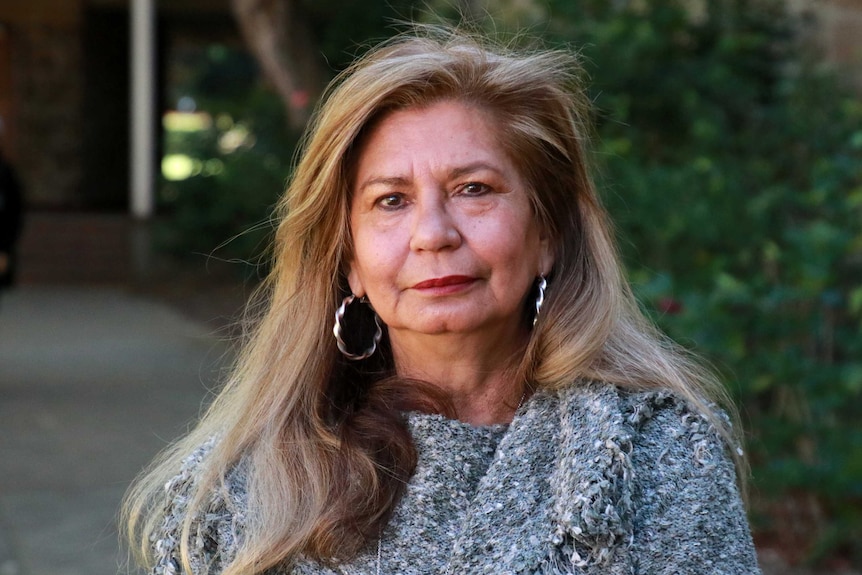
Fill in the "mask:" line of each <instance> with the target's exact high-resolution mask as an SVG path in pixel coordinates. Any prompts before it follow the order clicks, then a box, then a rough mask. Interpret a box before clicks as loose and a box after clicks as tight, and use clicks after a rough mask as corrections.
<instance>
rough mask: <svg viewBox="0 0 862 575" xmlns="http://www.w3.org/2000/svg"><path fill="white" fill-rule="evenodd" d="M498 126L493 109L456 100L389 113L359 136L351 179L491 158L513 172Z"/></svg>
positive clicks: (449, 165) (355, 181)
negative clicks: (424, 163)
mask: <svg viewBox="0 0 862 575" xmlns="http://www.w3.org/2000/svg"><path fill="white" fill-rule="evenodd" d="M497 125H498V123H497V122H496V121H495V118H494V115H493V114H492V113H491V112H489V111H487V110H485V109H483V108H480V107H478V106H475V105H471V104H466V103H463V102H460V101H454V100H443V101H440V102H436V103H433V104H430V105H428V106H422V107H413V108H405V109H399V110H394V111H390V112H388V113H385V114H384V115H383V116H381V117H380V118H379V119H377V120H376V121H374V122H373V124H371V125H370V126H369V127H368V130H367V132H366V133H365V135H364V136H363V137H362V138H361V141H360V145H359V146H358V147H357V155H356V158H355V161H354V162H353V164H354V168H355V169H354V170H353V176H354V177H353V178H352V179H353V182H352V183H353V184H354V185H355V184H359V183H360V181H361V180H362V179H364V178H365V177H367V176H369V175H380V174H369V172H377V171H381V170H382V171H386V172H389V171H393V170H394V171H403V170H405V169H408V168H410V167H411V166H413V165H414V164H416V163H422V162H427V163H430V164H437V165H439V166H440V167H445V166H448V167H452V166H457V165H458V164H463V163H470V162H475V161H491V162H495V163H497V164H501V166H499V167H506V168H508V169H511V170H514V167H513V165H512V162H511V161H510V159H509V158H508V155H507V154H506V152H505V149H504V148H503V146H502V145H501V144H500V137H499V136H500V130H499V129H498V128H497Z"/></svg>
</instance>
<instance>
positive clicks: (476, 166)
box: [357, 161, 503, 193]
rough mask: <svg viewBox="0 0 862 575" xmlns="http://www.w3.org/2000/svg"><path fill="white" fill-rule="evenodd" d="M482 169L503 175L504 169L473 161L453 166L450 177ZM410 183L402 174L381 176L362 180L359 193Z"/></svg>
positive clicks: (451, 178) (452, 178) (453, 177)
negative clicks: (380, 187)
mask: <svg viewBox="0 0 862 575" xmlns="http://www.w3.org/2000/svg"><path fill="white" fill-rule="evenodd" d="M481 170H488V171H491V172H494V173H495V174H499V175H502V173H503V172H502V171H501V170H499V169H498V168H496V167H495V166H493V165H491V164H489V163H487V162H481V161H480V162H473V163H471V164H467V165H465V166H458V167H456V168H452V169H451V170H450V171H449V175H448V179H450V180H454V179H456V178H460V177H462V176H465V175H467V174H472V173H474V172H479V171H481ZM409 184H410V180H409V179H408V178H404V177H401V176H388V177H387V176H381V177H379V178H371V179H369V180H366V181H364V182H362V185H361V186H359V189H358V190H357V191H358V192H359V193H362V192H363V191H364V190H365V189H366V188H369V187H371V186H377V185H383V186H394V187H399V186H406V185H409Z"/></svg>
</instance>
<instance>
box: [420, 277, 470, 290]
mask: <svg viewBox="0 0 862 575" xmlns="http://www.w3.org/2000/svg"><path fill="white" fill-rule="evenodd" d="M473 281H475V279H474V278H472V277H470V276H445V277H440V278H432V279H430V280H425V281H422V282H419V283H418V284H416V285H414V286H413V289H417V290H430V289H435V288H454V287H459V286H467V285H469V284H471V283H473Z"/></svg>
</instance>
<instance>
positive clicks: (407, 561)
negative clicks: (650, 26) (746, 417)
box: [153, 383, 760, 575]
mask: <svg viewBox="0 0 862 575" xmlns="http://www.w3.org/2000/svg"><path fill="white" fill-rule="evenodd" d="M408 424H409V427H410V430H411V432H412V435H413V438H414V441H415V443H416V446H417V449H418V453H419V461H418V466H417V469H416V473H415V474H414V476H413V478H412V479H411V480H410V483H409V484H408V486H407V490H406V493H405V495H404V497H403V498H402V499H401V501H400V502H399V504H398V505H397V507H396V509H395V511H394V514H393V516H392V519H391V520H390V522H389V525H388V526H387V528H386V529H385V530H384V532H383V534H382V537H381V538H380V541H379V543H375V544H374V545H372V546H369V548H368V549H366V550H365V551H363V552H362V553H360V554H359V555H358V556H357V557H355V558H354V559H352V560H351V561H349V562H346V563H343V564H340V565H337V566H335V567H333V568H327V567H324V566H322V565H319V564H318V563H316V562H314V561H311V560H303V559H299V560H297V561H296V562H295V563H294V564H292V565H290V566H284V567H283V568H281V569H278V570H274V571H273V573H279V574H281V573H284V574H288V573H290V574H298V575H312V574H314V575H319V574H326V575H334V574H338V573H342V574H351V575H353V574H355V575H361V574H378V573H379V574H396V573H397V574H411V575H413V574H415V575H420V574H432V573H434V574H438V573H451V574H480V573H482V574H513V575H514V574H537V575H538V574H542V575H551V574H553V575H557V574H559V575H562V574H573V575H599V574H608V575H610V574H614V575H622V574H626V575H632V574H644V575H646V574H667V575H670V574H689V573H691V574H693V573H697V574H701V573H704V574H727V575H731V574H733V575H741V574H757V573H760V571H759V569H758V567H757V561H756V555H755V552H754V546H753V544H752V540H751V535H750V533H749V528H748V523H747V521H746V517H745V510H744V507H743V505H742V502H741V499H740V496H739V493H738V490H737V485H736V475H735V471H734V467H733V464H732V463H731V461H730V459H729V458H728V456H727V454H726V452H725V447H724V445H723V443H722V441H721V440H720V438H719V437H718V435H717V433H716V431H715V429H714V428H713V427H712V426H711V425H710V423H709V422H708V421H707V419H706V418H704V417H703V416H702V415H701V414H700V413H698V412H696V411H695V410H693V409H692V408H690V407H689V406H688V405H687V404H686V403H685V402H683V401H681V400H680V399H678V398H676V397H675V396H674V395H673V394H671V393H670V392H666V391H652V392H627V391H621V390H619V389H618V388H616V387H613V386H610V385H604V384H595V383H593V384H583V385H580V384H579V385H576V386H572V387H571V388H569V389H566V390H564V391H561V392H557V393H553V394H551V393H537V394H536V395H535V396H534V397H533V398H532V399H531V400H530V401H528V402H527V403H526V404H525V405H524V406H522V407H521V408H520V409H519V411H518V413H517V414H516V415H515V418H514V419H513V421H512V423H511V424H510V425H508V426H502V425H501V426H491V427H479V428H476V427H472V426H470V425H468V424H465V423H462V422H459V421H453V420H448V419H445V418H443V417H440V416H436V415H427V414H409V416H408ZM209 449H210V447H208V446H204V447H202V448H201V449H199V450H198V451H196V452H195V453H194V454H192V455H191V456H190V457H189V458H188V459H187V460H186V462H185V464H184V465H183V468H182V470H181V472H180V474H179V475H178V476H177V477H176V478H174V480H172V481H171V482H169V483H168V484H167V485H166V512H165V520H164V524H163V529H162V531H161V532H160V533H159V534H158V535H157V536H156V537H155V538H154V541H153V544H154V550H155V553H156V557H157V561H158V563H157V565H156V567H155V568H154V570H153V573H154V574H158V575H167V574H173V573H178V572H179V571H180V570H179V560H178V559H179V550H178V549H179V544H178V540H179V531H180V525H181V522H182V520H183V517H184V515H185V508H186V504H187V493H188V491H189V489H190V487H191V486H192V485H193V484H194V481H195V479H196V474H197V469H199V466H200V462H201V461H202V460H203V458H205V457H206V454H207V452H208V451H209ZM244 485H245V477H244V476H243V473H242V471H241V470H238V471H236V472H235V473H233V474H231V476H230V477H229V479H228V493H227V495H219V494H214V496H213V498H212V501H211V504H210V506H209V508H208V510H207V512H206V513H205V514H204V515H203V516H202V517H198V518H196V519H195V523H194V529H193V530H192V540H191V562H192V566H193V569H194V575H202V574H204V573H219V572H220V570H221V566H222V565H224V564H225V562H226V561H229V560H230V558H231V557H233V555H234V554H235V553H236V549H237V545H239V544H241V541H242V537H243V525H244V521H245V514H246V507H245V500H246V496H245V488H244Z"/></svg>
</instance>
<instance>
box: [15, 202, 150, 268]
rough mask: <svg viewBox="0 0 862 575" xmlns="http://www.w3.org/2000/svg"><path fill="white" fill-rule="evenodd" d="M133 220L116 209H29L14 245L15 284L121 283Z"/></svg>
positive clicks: (130, 256) (128, 257) (129, 255)
mask: <svg viewBox="0 0 862 575" xmlns="http://www.w3.org/2000/svg"><path fill="white" fill-rule="evenodd" d="M133 232H134V225H133V222H132V221H131V220H130V219H129V217H127V216H125V215H122V214H93V213H77V214H69V213H51V212H34V213H29V214H28V215H27V219H26V221H25V226H24V234H23V236H22V237H21V242H20V244H19V246H18V278H17V279H18V283H19V284H21V285H27V284H52V283H54V284H58V283H59V284H81V283H88V284H92V283H111V284H116V283H125V282H128V281H129V280H130V279H131V275H132V271H133V270H132V266H133V264H132V262H133V261H134V258H133V253H132V238H133Z"/></svg>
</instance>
